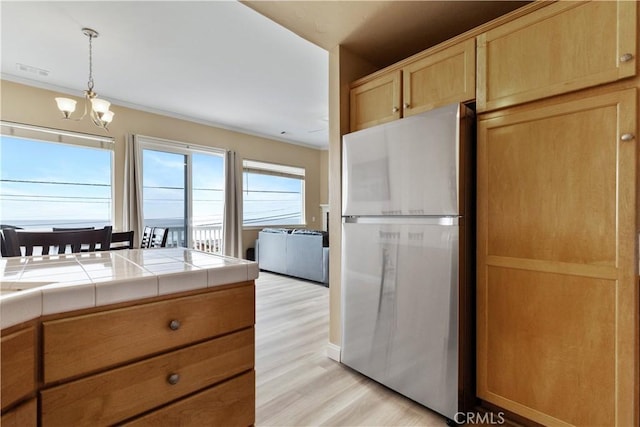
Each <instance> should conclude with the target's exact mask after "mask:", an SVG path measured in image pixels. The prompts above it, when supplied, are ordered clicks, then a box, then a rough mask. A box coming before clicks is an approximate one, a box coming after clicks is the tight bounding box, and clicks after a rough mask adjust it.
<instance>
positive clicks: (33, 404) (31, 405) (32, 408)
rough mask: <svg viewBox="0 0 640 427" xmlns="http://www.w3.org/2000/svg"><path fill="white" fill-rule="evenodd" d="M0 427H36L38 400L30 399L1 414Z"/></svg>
mask: <svg viewBox="0 0 640 427" xmlns="http://www.w3.org/2000/svg"><path fill="white" fill-rule="evenodd" d="M0 425H2V427H36V426H37V425H38V400H37V399H31V400H29V401H27V402H25V403H23V404H22V405H20V406H18V407H17V408H15V409H13V410H11V411H9V412H7V413H6V414H2V418H0Z"/></svg>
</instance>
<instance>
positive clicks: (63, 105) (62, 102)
mask: <svg viewBox="0 0 640 427" xmlns="http://www.w3.org/2000/svg"><path fill="white" fill-rule="evenodd" d="M56 103H57V104H58V109H59V110H60V111H62V112H63V113H66V114H67V115H69V114H71V113H73V112H74V111H76V101H74V100H73V99H69V98H56Z"/></svg>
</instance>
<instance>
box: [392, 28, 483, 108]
mask: <svg viewBox="0 0 640 427" xmlns="http://www.w3.org/2000/svg"><path fill="white" fill-rule="evenodd" d="M475 97H476V41H475V39H473V38H471V39H469V40H467V41H465V42H462V43H459V44H456V45H453V46H451V47H449V48H447V49H444V50H441V51H439V52H436V53H433V54H430V55H427V56H425V57H424V58H422V59H419V60H417V61H415V62H412V63H410V64H408V65H407V66H405V67H403V68H402V98H403V100H402V105H403V110H402V115H403V117H408V116H412V115H414V114H419V113H423V112H425V111H428V110H432V109H434V108H436V107H441V106H443V105H447V104H453V103H456V102H465V101H470V100H472V99H475Z"/></svg>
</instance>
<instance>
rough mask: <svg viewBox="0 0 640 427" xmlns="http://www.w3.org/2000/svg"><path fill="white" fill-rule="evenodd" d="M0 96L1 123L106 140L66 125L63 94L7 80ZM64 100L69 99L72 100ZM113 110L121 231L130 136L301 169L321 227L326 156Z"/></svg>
mask: <svg viewBox="0 0 640 427" xmlns="http://www.w3.org/2000/svg"><path fill="white" fill-rule="evenodd" d="M0 93H2V101H1V104H0V106H1V110H0V117H1V118H2V120H6V121H12V122H19V123H25V124H30V125H36V126H44V127H49V128H56V129H62V130H69V131H74V132H84V133H90V134H96V135H102V136H104V135H105V133H104V132H103V131H102V130H100V129H98V128H97V127H95V126H94V125H93V124H92V123H91V121H90V120H88V119H84V120H82V121H81V122H74V121H67V120H62V119H61V113H60V112H59V111H58V109H57V107H56V103H55V101H54V97H56V96H60V94H59V93H56V92H53V91H50V90H45V89H40V88H35V87H31V86H26V85H23V84H19V83H15V82H10V81H7V80H0ZM64 96H66V97H68V95H64ZM81 102H82V100H81V99H78V108H79V109H80V108H82V107H81V105H82V104H81ZM111 109H112V110H113V111H114V113H115V117H114V120H113V123H111V125H110V126H109V133H108V134H109V135H110V136H112V137H113V138H115V142H116V146H115V175H114V178H115V216H114V227H115V228H116V229H120V228H121V227H122V209H123V189H124V180H123V177H124V155H125V148H124V147H125V141H126V138H127V136H128V135H130V134H140V135H145V136H152V137H156V138H163V139H168V140H173V141H181V142H188V143H192V144H199V145H204V146H209V147H216V148H223V149H228V150H235V151H236V152H237V153H238V155H239V156H240V157H242V158H246V159H251V160H261V161H265V162H273V163H280V164H288V165H293V166H298V167H303V168H304V169H305V171H306V182H305V194H306V204H305V212H306V221H307V227H309V228H320V227H321V226H322V222H321V218H320V207H319V205H320V203H321V188H323V187H324V190H323V191H324V192H325V196H324V197H325V200H326V193H327V189H326V188H327V185H328V184H327V183H322V184H321V180H322V179H324V180H325V181H326V177H327V171H326V162H325V163H323V162H322V161H321V159H322V158H323V156H326V152H323V151H321V150H317V149H313V148H308V147H303V146H298V145H293V144H287V143H284V142H280V141H274V140H271V139H267V138H261V137H257V136H252V135H247V134H243V133H239V132H234V131H230V130H226V129H221V128H216V127H213V126H207V125H203V124H198V123H194V122H190V121H186V120H180V119H176V118H171V117H166V116H161V115H158V114H153V113H147V112H144V111H140V110H135V109H131V108H126V107H121V106H118V105H113V106H112V107H111ZM323 153H324V154H323ZM323 166H324V167H325V170H324V171H322V170H321V169H322V168H323ZM312 217H315V222H313V221H311V219H312ZM257 235H258V230H257V229H247V230H244V232H243V247H244V248H247V247H252V246H254V244H253V242H254V240H255V238H256V237H257Z"/></svg>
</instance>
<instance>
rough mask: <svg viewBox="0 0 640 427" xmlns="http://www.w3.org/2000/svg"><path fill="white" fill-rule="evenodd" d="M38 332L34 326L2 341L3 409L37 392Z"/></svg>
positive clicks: (0, 353) (0, 345)
mask: <svg viewBox="0 0 640 427" xmlns="http://www.w3.org/2000/svg"><path fill="white" fill-rule="evenodd" d="M35 349H36V330H35V328H34V327H33V326H31V327H29V328H27V329H23V330H21V331H18V332H15V333H13V334H11V335H7V336H3V337H2V340H1V341H0V355H1V360H2V362H1V365H0V367H1V369H2V371H1V372H2V377H1V382H2V392H1V398H2V408H3V409H4V408H6V407H7V406H8V405H11V404H12V403H15V402H17V401H18V400H20V399H21V398H23V397H25V396H28V395H29V394H30V393H33V392H34V391H35V386H36V350H35Z"/></svg>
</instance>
